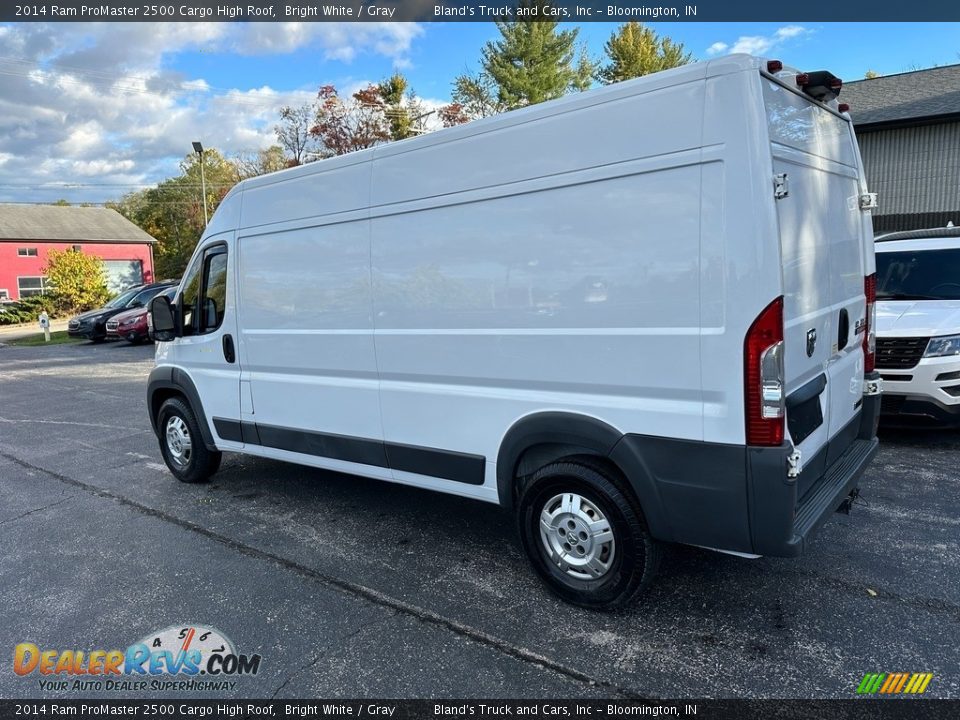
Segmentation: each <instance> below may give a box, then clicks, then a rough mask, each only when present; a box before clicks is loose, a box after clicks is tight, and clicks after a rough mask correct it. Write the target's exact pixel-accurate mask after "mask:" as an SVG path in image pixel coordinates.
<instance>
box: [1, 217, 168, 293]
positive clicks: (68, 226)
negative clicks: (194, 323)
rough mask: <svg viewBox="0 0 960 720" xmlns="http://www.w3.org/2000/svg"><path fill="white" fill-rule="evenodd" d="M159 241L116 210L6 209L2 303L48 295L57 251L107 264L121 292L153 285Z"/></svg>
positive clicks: (109, 281)
mask: <svg viewBox="0 0 960 720" xmlns="http://www.w3.org/2000/svg"><path fill="white" fill-rule="evenodd" d="M154 243H156V240H154V238H153V237H151V236H150V235H148V234H147V233H145V232H144V231H143V230H141V229H140V228H138V227H137V226H136V225H134V224H133V223H132V222H130V221H129V220H127V219H126V218H125V217H123V216H122V215H120V214H119V213H118V212H116V211H114V210H109V209H107V208H90V207H63V206H56V205H3V204H0V300H2V299H7V300H20V299H22V298H26V297H31V296H33V295H42V294H44V293H46V292H47V290H48V284H47V278H46V277H45V276H44V272H43V271H44V268H45V267H46V264H47V256H48V254H49V252H50V251H51V250H69V249H74V250H78V251H80V252H83V253H88V254H90V255H96V256H97V257H99V258H101V259H102V260H103V265H104V270H105V272H106V276H107V277H106V280H107V286H108V287H109V288H110V290H112V291H114V292H118V291H120V290H122V289H124V288H126V287H130V286H132V285H139V284H140V283H145V282H152V281H153V245H154Z"/></svg>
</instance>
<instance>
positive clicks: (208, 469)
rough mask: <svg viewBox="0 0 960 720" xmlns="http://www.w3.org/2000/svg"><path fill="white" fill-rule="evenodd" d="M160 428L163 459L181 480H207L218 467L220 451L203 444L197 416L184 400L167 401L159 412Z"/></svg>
mask: <svg viewBox="0 0 960 720" xmlns="http://www.w3.org/2000/svg"><path fill="white" fill-rule="evenodd" d="M157 428H158V430H159V439H160V452H161V453H162V454H163V460H164V462H166V463H167V467H168V468H170V472H172V473H173V474H174V476H175V477H176V478H177V479H178V480H180V481H181V482H185V483H201V482H206V481H207V480H209V479H210V476H211V475H213V474H214V473H215V472H216V471H217V470H218V469H219V467H220V459H221V457H222V455H221V453H219V452H217V451H216V450H208V449H207V446H206V445H204V443H203V435H201V434H200V425H199V423H198V422H197V418H196V416H195V415H194V414H193V410H192V409H191V408H190V406H189V405H188V404H187V403H186V402H185V401H184V400H182V399H180V398H176V397H174V398H170V399H168V400H166V401H164V403H163V405H161V406H160V411H159V412H158V413H157Z"/></svg>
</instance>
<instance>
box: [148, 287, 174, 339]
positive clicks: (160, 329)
mask: <svg viewBox="0 0 960 720" xmlns="http://www.w3.org/2000/svg"><path fill="white" fill-rule="evenodd" d="M149 319H150V323H149V325H150V336H151V337H152V338H153V339H154V340H159V341H160V342H168V341H170V340H173V339H174V338H176V337H178V336H179V335H180V333H178V332H177V317H176V311H175V310H174V307H173V305H171V304H170V301H169V300H168V299H167V298H166V297H164V296H163V295H157V297H155V298H154V299H153V300H151V301H150V318H149Z"/></svg>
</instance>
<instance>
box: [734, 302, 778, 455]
mask: <svg viewBox="0 0 960 720" xmlns="http://www.w3.org/2000/svg"><path fill="white" fill-rule="evenodd" d="M743 395H744V405H745V410H746V436H747V445H763V446H776V445H780V444H781V443H782V442H783V425H784V415H785V412H784V397H783V297H778V298H777V299H776V300H774V301H773V302H772V303H770V304H769V305H767V307H766V308H764V310H763V312H761V313H760V315H758V316H757V319H756V320H754V321H753V324H752V325H751V326H750V329H749V330H748V331H747V337H746V339H745V340H744V343H743Z"/></svg>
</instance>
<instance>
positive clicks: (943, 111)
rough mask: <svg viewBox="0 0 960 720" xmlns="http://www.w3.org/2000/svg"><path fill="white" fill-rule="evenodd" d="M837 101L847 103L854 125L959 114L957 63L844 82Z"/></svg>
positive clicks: (909, 121)
mask: <svg viewBox="0 0 960 720" xmlns="http://www.w3.org/2000/svg"><path fill="white" fill-rule="evenodd" d="M840 102H845V103H848V104H849V105H850V117H851V118H853V124H854V126H855V127H858V128H860V127H865V126H869V125H881V124H883V125H887V124H889V125H910V124H920V123H923V122H929V121H930V120H931V119H933V118H942V119H947V118H949V117H950V116H954V117H957V118H960V65H945V66H944V67H936V68H930V69H928V70H915V71H913V72H906V73H899V74H897V75H884V76H882V77H877V78H872V79H869V80H856V81H854V82H845V83H844V84H843V89H842V90H841V91H840Z"/></svg>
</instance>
